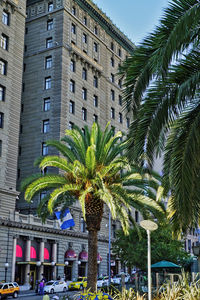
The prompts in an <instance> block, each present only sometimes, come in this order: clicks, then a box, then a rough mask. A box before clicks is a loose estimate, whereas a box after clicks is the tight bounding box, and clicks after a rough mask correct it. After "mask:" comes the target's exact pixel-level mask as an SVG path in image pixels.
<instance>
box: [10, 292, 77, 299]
mask: <svg viewBox="0 0 200 300" xmlns="http://www.w3.org/2000/svg"><path fill="white" fill-rule="evenodd" d="M76 293H77V291H70V292H66V293H58V294H57V295H59V300H63V296H65V295H66V296H70V298H72V297H73V296H74V295H75V294H76ZM54 296H55V294H53V295H49V298H50V299H52V300H53V297H54ZM42 298H43V296H40V295H34V294H33V293H31V292H30V294H29V293H28V294H23V295H19V297H18V298H17V299H18V300H42ZM8 299H13V298H12V297H8Z"/></svg>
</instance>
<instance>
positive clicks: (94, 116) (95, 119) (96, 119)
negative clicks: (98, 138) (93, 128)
mask: <svg viewBox="0 0 200 300" xmlns="http://www.w3.org/2000/svg"><path fill="white" fill-rule="evenodd" d="M93 120H94V122H95V123H97V122H98V116H97V115H95V114H94V115H93Z"/></svg>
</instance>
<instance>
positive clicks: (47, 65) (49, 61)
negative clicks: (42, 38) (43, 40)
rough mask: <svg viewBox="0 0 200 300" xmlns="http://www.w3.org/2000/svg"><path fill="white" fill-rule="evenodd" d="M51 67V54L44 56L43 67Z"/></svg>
mask: <svg viewBox="0 0 200 300" xmlns="http://www.w3.org/2000/svg"><path fill="white" fill-rule="evenodd" d="M51 67H52V56H47V57H46V58H45V68H46V69H50V68H51Z"/></svg>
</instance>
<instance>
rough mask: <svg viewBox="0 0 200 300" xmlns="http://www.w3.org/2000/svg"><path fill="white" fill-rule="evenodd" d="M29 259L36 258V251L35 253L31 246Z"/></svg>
mask: <svg viewBox="0 0 200 300" xmlns="http://www.w3.org/2000/svg"><path fill="white" fill-rule="evenodd" d="M31 258H32V259H36V258H37V255H36V251H35V248H34V247H33V246H31Z"/></svg>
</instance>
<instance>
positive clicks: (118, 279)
mask: <svg viewBox="0 0 200 300" xmlns="http://www.w3.org/2000/svg"><path fill="white" fill-rule="evenodd" d="M124 275H125V283H127V282H129V281H130V275H129V274H126V273H125V274H124ZM121 280H122V273H120V274H117V275H115V276H114V277H113V283H114V284H121Z"/></svg>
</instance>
